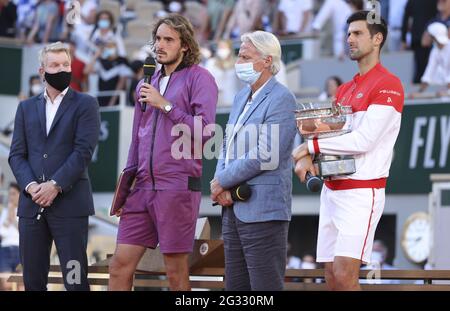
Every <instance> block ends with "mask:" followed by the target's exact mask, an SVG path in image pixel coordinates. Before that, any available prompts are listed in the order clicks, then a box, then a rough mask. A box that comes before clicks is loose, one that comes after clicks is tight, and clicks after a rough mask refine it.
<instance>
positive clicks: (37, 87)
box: [31, 84, 44, 95]
mask: <svg viewBox="0 0 450 311" xmlns="http://www.w3.org/2000/svg"><path fill="white" fill-rule="evenodd" d="M43 90H44V87H43V86H42V84H33V85H32V86H31V94H33V95H38V94H41V92H42V91H43Z"/></svg>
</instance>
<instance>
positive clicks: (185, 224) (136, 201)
mask: <svg viewBox="0 0 450 311" xmlns="http://www.w3.org/2000/svg"><path fill="white" fill-rule="evenodd" d="M200 199H201V192H194V191H190V190H181V191H173V190H167V191H162V190H158V191H153V190H146V189H133V190H132V192H131V193H130V195H129V196H128V198H127V201H126V202H125V205H124V207H123V211H122V215H121V217H120V223H119V231H118V233H117V244H131V245H140V246H144V247H148V248H156V246H157V245H158V242H159V246H160V250H161V253H190V252H192V249H193V246H194V235H195V225H196V221H197V217H198V211H199V206H200Z"/></svg>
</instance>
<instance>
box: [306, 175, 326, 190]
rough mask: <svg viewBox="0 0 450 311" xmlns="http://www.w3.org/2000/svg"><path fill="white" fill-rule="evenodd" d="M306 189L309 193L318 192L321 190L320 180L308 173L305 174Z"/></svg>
mask: <svg viewBox="0 0 450 311" xmlns="http://www.w3.org/2000/svg"><path fill="white" fill-rule="evenodd" d="M305 180H306V189H308V190H309V191H310V192H319V191H320V189H322V184H323V182H322V179H320V178H319V177H317V176H313V175H312V174H311V173H310V172H306V175H305Z"/></svg>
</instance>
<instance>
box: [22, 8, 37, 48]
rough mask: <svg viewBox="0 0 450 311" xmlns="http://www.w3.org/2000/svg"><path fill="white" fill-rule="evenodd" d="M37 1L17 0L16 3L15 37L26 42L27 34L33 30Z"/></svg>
mask: <svg viewBox="0 0 450 311" xmlns="http://www.w3.org/2000/svg"><path fill="white" fill-rule="evenodd" d="M37 3H38V0H19V1H18V2H17V37H18V38H19V39H20V41H21V42H26V38H27V36H28V33H29V32H30V31H31V28H33V24H34V23H33V21H34V17H35V15H36V7H37Z"/></svg>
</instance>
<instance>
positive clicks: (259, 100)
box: [235, 77, 276, 133]
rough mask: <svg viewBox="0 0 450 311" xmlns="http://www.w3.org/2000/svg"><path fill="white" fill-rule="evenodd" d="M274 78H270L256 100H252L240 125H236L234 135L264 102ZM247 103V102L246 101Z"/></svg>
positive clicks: (273, 83)
mask: <svg viewBox="0 0 450 311" xmlns="http://www.w3.org/2000/svg"><path fill="white" fill-rule="evenodd" d="M275 82H276V80H275V78H274V77H272V78H271V79H270V80H269V82H268V83H267V84H266V85H265V86H264V88H263V89H262V90H261V92H260V93H259V94H258V96H257V97H256V98H254V99H253V103H252V104H251V105H250V107H249V108H248V110H247V112H246V113H245V115H244V117H243V118H242V122H241V123H242V124H241V125H238V126H239V128H238V129H236V131H235V132H236V133H237V132H238V131H239V130H240V129H241V127H243V126H244V124H245V123H246V122H247V120H248V118H250V116H251V115H252V113H253V112H254V111H255V110H256V108H258V106H259V105H260V104H261V103H262V102H264V100H265V99H266V97H267V95H269V93H270V91H271V90H272V88H273V86H274V85H275ZM246 102H247V101H246Z"/></svg>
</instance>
